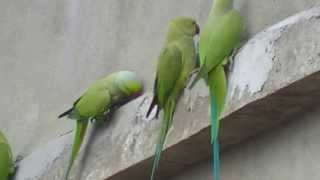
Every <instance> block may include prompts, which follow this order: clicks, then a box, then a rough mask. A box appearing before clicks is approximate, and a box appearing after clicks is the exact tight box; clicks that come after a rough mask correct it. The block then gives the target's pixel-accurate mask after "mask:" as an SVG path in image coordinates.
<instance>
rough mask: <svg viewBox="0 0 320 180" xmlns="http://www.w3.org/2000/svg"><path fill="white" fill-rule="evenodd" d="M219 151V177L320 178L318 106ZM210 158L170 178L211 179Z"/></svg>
mask: <svg viewBox="0 0 320 180" xmlns="http://www.w3.org/2000/svg"><path fill="white" fill-rule="evenodd" d="M292 118H294V120H293V121H291V122H290V123H288V124H284V125H283V126H282V127H278V128H276V129H275V130H273V131H269V132H266V133H264V134H262V135H260V136H258V137H255V138H253V139H250V140H249V141H248V142H246V143H243V144H239V145H237V146H235V147H232V149H230V150H228V151H226V152H224V153H222V158H221V161H222V163H221V165H222V167H221V170H222V172H221V173H222V174H221V179H222V180H257V179H259V180H270V179H272V180H301V179H309V180H318V179H320V172H319V167H320V163H319V162H320V152H319V149H320V144H319V138H320V131H319V129H320V121H319V119H320V109H319V108H316V109H314V110H309V111H306V112H305V113H304V114H301V115H300V116H295V117H292ZM211 172H212V171H211V166H210V162H204V163H202V164H199V165H197V166H194V167H192V168H190V169H189V170H186V171H185V172H184V173H182V174H181V175H178V176H176V177H174V178H172V179H170V180H200V179H201V180H204V179H211Z"/></svg>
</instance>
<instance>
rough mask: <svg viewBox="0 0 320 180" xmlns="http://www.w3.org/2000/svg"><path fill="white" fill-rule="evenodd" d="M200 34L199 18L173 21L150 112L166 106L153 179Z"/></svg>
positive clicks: (170, 24) (157, 73) (193, 65)
mask: <svg viewBox="0 0 320 180" xmlns="http://www.w3.org/2000/svg"><path fill="white" fill-rule="evenodd" d="M198 33H199V26H198V25H197V23H196V21H195V20H194V19H192V18H188V17H176V18H174V19H173V20H171V21H170V23H169V30H168V32H167V35H166V41H165V44H164V46H163V48H162V50H161V53H160V56H159V59H158V65H157V72H156V78H155V81H154V89H153V96H154V97H153V100H152V103H151V105H150V108H149V110H148V112H147V117H148V116H149V114H150V113H151V111H152V109H153V108H154V107H156V106H157V114H158V112H159V111H160V110H161V109H163V119H162V123H161V129H160V134H159V139H158V142H157V145H156V150H155V156H154V161H153V166H152V172H151V177H150V179H151V180H153V179H154V177H155V171H156V169H157V167H158V165H159V161H160V155H161V151H162V148H163V144H164V142H165V139H166V135H167V133H168V130H169V128H170V126H171V124H172V120H173V114H174V111H175V108H176V104H177V101H178V99H179V96H180V95H181V94H182V92H183V90H184V88H185V87H186V85H187V82H188V80H189V76H190V74H191V72H192V71H193V70H194V68H195V65H196V60H195V59H196V52H195V45H194V41H193V37H194V36H195V35H196V34H198Z"/></svg>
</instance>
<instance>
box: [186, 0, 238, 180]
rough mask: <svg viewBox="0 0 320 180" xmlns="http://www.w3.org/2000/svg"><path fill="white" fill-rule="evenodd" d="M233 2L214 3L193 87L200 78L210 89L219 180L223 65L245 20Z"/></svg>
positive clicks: (202, 33) (202, 35) (215, 167)
mask: <svg viewBox="0 0 320 180" xmlns="http://www.w3.org/2000/svg"><path fill="white" fill-rule="evenodd" d="M232 5H233V1H232V0H214V1H213V4H212V9H211V11H210V14H209V17H208V20H207V22H206V23H205V25H204V28H203V31H201V33H200V40H199V56H200V58H199V59H200V70H199V72H198V74H197V77H196V79H195V81H193V83H192V84H191V87H192V86H193V85H194V84H195V82H196V81H197V80H199V79H200V78H201V77H202V78H204V80H205V81H206V83H207V85H208V86H209V89H210V98H211V99H210V106H211V108H210V109H211V143H212V149H213V161H214V162H213V172H214V179H215V180H219V179H220V174H219V168H220V162H219V142H218V130H219V115H220V113H221V112H222V110H223V106H224V101H225V100H224V99H225V94H226V91H227V90H226V88H227V87H226V77H225V73H224V70H223V64H224V63H226V62H225V61H227V60H228V59H227V58H228V56H230V55H231V53H232V50H233V49H234V48H236V46H237V45H239V43H240V38H241V33H242V30H243V20H242V17H241V16H240V14H239V12H238V11H236V10H234V9H233V6H232Z"/></svg>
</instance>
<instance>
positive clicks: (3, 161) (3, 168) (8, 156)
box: [0, 131, 14, 180]
mask: <svg viewBox="0 0 320 180" xmlns="http://www.w3.org/2000/svg"><path fill="white" fill-rule="evenodd" d="M13 171H14V164H13V160H12V153H11V148H10V146H9V143H8V141H7V139H6V137H5V136H4V134H3V133H2V132H1V131H0V180H8V179H9V177H10V175H12V174H13Z"/></svg>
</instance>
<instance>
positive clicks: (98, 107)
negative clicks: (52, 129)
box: [59, 71, 142, 180]
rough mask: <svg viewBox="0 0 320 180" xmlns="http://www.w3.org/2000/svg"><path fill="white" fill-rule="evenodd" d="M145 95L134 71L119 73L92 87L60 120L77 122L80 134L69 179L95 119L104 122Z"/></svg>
mask: <svg viewBox="0 0 320 180" xmlns="http://www.w3.org/2000/svg"><path fill="white" fill-rule="evenodd" d="M141 93H142V84H141V81H140V80H139V79H138V78H137V77H136V75H135V74H134V73H132V72H130V71H119V72H116V73H113V74H110V75H109V76H106V77H105V78H102V79H100V80H98V81H96V82H95V83H94V84H92V85H91V86H90V87H89V88H88V90H87V91H86V92H85V93H84V94H83V95H82V96H81V97H80V98H79V99H78V100H77V101H75V102H74V104H73V107H72V108H71V109H70V110H68V111H66V112H64V113H62V114H61V115H60V116H59V118H61V117H63V116H68V117H69V118H71V119H75V120H76V123H77V124H76V132H75V137H74V142H73V146H72V152H71V156H70V161H69V164H68V167H67V172H66V176H65V179H66V180H67V179H68V176H69V173H70V170H71V167H72V164H73V162H74V160H75V158H76V156H77V153H78V151H79V149H80V147H81V144H82V141H83V138H84V136H85V133H86V129H87V126H88V122H89V120H90V119H94V120H95V121H97V122H98V123H101V122H103V121H104V120H105V119H106V117H107V116H108V115H110V113H112V112H113V111H114V110H115V109H117V108H118V107H120V106H122V105H123V104H125V103H127V102H128V101H130V100H132V99H134V98H136V97H138V96H139V95H141Z"/></svg>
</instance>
